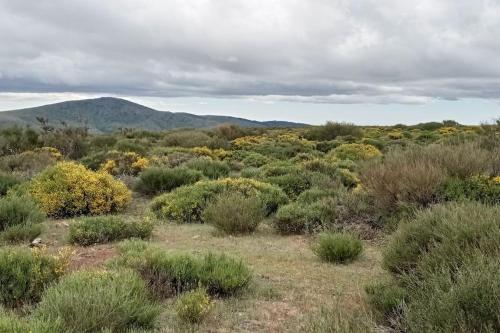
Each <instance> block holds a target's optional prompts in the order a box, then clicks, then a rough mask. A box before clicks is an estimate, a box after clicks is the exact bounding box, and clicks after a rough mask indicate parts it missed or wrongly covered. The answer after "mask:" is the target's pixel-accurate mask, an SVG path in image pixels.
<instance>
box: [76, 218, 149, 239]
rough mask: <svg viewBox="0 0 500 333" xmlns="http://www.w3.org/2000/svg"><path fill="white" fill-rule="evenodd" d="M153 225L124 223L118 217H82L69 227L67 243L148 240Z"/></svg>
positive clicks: (144, 222)
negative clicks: (128, 239)
mask: <svg viewBox="0 0 500 333" xmlns="http://www.w3.org/2000/svg"><path fill="white" fill-rule="evenodd" d="M152 231H153V224H152V223H151V222H147V221H141V222H125V221H124V220H123V219H122V218H120V217H118V216H95V217H84V218H80V219H78V220H76V221H74V222H72V223H71V224H70V226H69V241H70V242H71V243H75V244H79V245H84V246H87V245H92V244H98V243H109V242H112V241H116V240H121V239H125V238H148V237H149V236H151V232H152Z"/></svg>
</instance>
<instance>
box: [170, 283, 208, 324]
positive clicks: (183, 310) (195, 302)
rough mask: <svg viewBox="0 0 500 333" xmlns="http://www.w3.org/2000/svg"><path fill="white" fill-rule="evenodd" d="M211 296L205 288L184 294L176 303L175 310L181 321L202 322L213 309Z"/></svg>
mask: <svg viewBox="0 0 500 333" xmlns="http://www.w3.org/2000/svg"><path fill="white" fill-rule="evenodd" d="M211 307H212V306H211V302H210V297H209V296H208V294H207V292H206V291H205V290H204V289H203V288H198V289H196V290H191V291H188V292H186V293H184V294H182V295H181V296H180V297H179V298H178V299H177V302H176V303H175V312H176V313H177V316H178V317H179V318H180V320H181V321H183V322H185V323H189V324H196V323H199V322H201V321H202V320H203V319H204V318H205V317H206V315H207V314H208V313H209V312H210V309H211Z"/></svg>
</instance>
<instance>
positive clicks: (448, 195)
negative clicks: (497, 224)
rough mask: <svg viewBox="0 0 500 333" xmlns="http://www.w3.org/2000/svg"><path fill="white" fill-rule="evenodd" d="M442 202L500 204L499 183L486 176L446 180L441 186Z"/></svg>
mask: <svg viewBox="0 0 500 333" xmlns="http://www.w3.org/2000/svg"><path fill="white" fill-rule="evenodd" d="M441 193H442V196H443V199H444V200H455V201H460V200H464V199H465V200H475V201H480V202H482V203H485V204H491V205H498V204H500V183H497V182H495V181H494V180H493V179H491V178H489V177H487V176H476V177H471V178H467V179H457V178H451V179H448V180H447V181H446V182H445V183H444V184H443V186H442V189H441Z"/></svg>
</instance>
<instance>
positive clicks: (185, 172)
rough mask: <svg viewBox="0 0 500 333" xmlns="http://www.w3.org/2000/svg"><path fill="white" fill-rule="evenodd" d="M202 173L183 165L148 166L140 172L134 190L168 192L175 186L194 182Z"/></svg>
mask: <svg viewBox="0 0 500 333" xmlns="http://www.w3.org/2000/svg"><path fill="white" fill-rule="evenodd" d="M202 175H203V174H202V173H201V172H200V171H197V170H191V169H188V168H183V167H177V168H172V169H167V168H149V169H146V170H145V171H144V172H142V173H141V174H140V176H139V178H138V179H137V182H136V183H135V190H136V191H137V192H140V193H144V194H150V195H151V194H158V193H162V192H170V191H172V190H173V189H175V188H177V187H180V186H183V185H190V184H194V183H196V182H197V181H199V180H200V179H201V178H202Z"/></svg>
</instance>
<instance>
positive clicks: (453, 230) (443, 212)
mask: <svg viewBox="0 0 500 333" xmlns="http://www.w3.org/2000/svg"><path fill="white" fill-rule="evenodd" d="M498 239H500V207H498V206H496V207H488V206H484V205H481V204H478V203H469V202H464V203H449V204H446V205H441V206H436V207H434V208H433V209H431V210H429V211H423V212H421V213H420V214H418V215H417V217H416V218H415V219H414V220H412V221H411V222H407V223H404V224H402V225H401V226H400V227H399V228H398V230H397V232H396V233H395V234H394V236H393V238H392V240H391V242H390V244H389V246H388V247H387V249H386V251H385V252H384V266H385V267H386V268H387V269H388V270H389V271H391V272H393V273H395V274H402V273H411V272H414V271H415V270H418V269H421V268H422V267H423V266H432V267H438V266H440V265H445V264H446V265H448V267H453V266H454V265H456V264H458V263H460V261H461V260H462V259H463V258H464V257H465V256H467V255H468V253H470V252H471V251H473V250H474V249H475V248H476V247H479V248H480V249H481V250H482V252H485V253H488V254H490V255H495V254H498V253H500V247H499V246H498Z"/></svg>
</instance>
